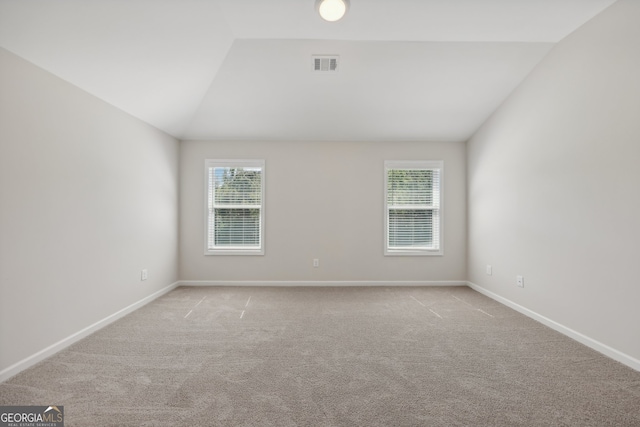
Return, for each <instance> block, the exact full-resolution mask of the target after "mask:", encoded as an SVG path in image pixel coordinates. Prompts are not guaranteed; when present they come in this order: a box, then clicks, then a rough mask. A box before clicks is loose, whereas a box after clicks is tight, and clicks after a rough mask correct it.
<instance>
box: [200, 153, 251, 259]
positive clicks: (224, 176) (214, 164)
mask: <svg viewBox="0 0 640 427" xmlns="http://www.w3.org/2000/svg"><path fill="white" fill-rule="evenodd" d="M205 181H206V184H205V188H206V195H205V196H206V202H205V206H206V212H205V222H206V224H205V229H206V236H205V255H263V254H264V160H206V161H205Z"/></svg>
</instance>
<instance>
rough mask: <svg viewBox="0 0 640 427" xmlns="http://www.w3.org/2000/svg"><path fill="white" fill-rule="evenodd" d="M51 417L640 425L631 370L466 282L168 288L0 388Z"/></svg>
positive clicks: (636, 379)
mask: <svg viewBox="0 0 640 427" xmlns="http://www.w3.org/2000/svg"><path fill="white" fill-rule="evenodd" d="M53 404H57V405H64V409H65V418H66V424H65V425H67V426H136V427H138V426H217V425H220V426H581V427H584V426H598V427H601V426H640V372H636V371H634V370H632V369H630V368H628V367H625V366H623V365H621V364H619V363H617V362H615V361H613V360H610V359H608V358H606V357H604V356H602V355H600V354H598V353H596V352H594V351H592V350H591V349H589V348H587V347H584V346H582V345H581V344H579V343H576V342H574V341H572V340H571V339H569V338H566V337H564V336H562V335H560V334H558V333H556V332H555V331H552V330H550V329H548V328H546V327H544V326H542V325H540V324H539V323H537V322H535V321H533V320H530V319H528V318H526V317H524V316H522V315H520V314H519V313H516V312H515V311H513V310H511V309H509V308H507V307H504V306H502V305H500V304H498V303H496V302H494V301H492V300H490V299H488V298H486V297H484V296H482V295H480V294H478V293H476V292H474V291H473V290H471V289H468V288H384V287H372V288H285V287H283V288H178V289H176V290H175V291H173V292H171V293H169V294H167V295H165V296H164V297H162V298H160V299H158V300H156V301H154V302H153V303H151V304H149V305H147V306H145V307H143V308H142V309H140V310H138V311H136V312H135V313H133V314H131V315H129V316H127V317H125V318H123V319H121V320H120V321H118V322H116V323H114V324H112V325H111V326H109V327H107V328H105V329H102V330H101V331H99V332H97V333H95V334H94V335H92V336H90V337H88V338H86V339H84V340H83V341H81V342H79V343H77V344H75V345H73V346H72V347H70V348H68V349H67V350H64V351H62V352H60V353H58V354H57V355H55V356H53V357H51V358H49V359H48V360H46V361H44V362H42V363H40V364H39V365H37V366H35V367H33V368H31V369H29V370H27V371H25V372H23V373H21V374H19V375H17V376H16V377H14V378H12V379H10V380H9V381H6V382H5V383H2V384H0V405H53Z"/></svg>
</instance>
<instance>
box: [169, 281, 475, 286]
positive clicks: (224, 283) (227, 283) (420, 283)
mask: <svg viewBox="0 0 640 427" xmlns="http://www.w3.org/2000/svg"><path fill="white" fill-rule="evenodd" d="M178 283H179V286H277V287H293V286H298V287H303V286H325V287H326V286H336V287H338V286H344V287H348V286H389V287H392V286H467V282H466V281H465V280H440V281H419V280H415V281H414V280H411V281H401V280H400V281H399V280H393V281H384V280H337V281H334V280H329V281H327V280H181V281H180V282H178Z"/></svg>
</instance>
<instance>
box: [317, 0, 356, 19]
mask: <svg viewBox="0 0 640 427" xmlns="http://www.w3.org/2000/svg"><path fill="white" fill-rule="evenodd" d="M316 9H317V10H318V13H319V14H320V16H321V17H322V19H324V20H325V21H329V22H335V21H338V20H340V19H342V17H343V16H344V14H345V13H347V9H349V0H316Z"/></svg>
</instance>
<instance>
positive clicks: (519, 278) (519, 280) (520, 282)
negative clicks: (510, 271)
mask: <svg viewBox="0 0 640 427" xmlns="http://www.w3.org/2000/svg"><path fill="white" fill-rule="evenodd" d="M516 285H518V287H519V288H524V277H522V276H516Z"/></svg>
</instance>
